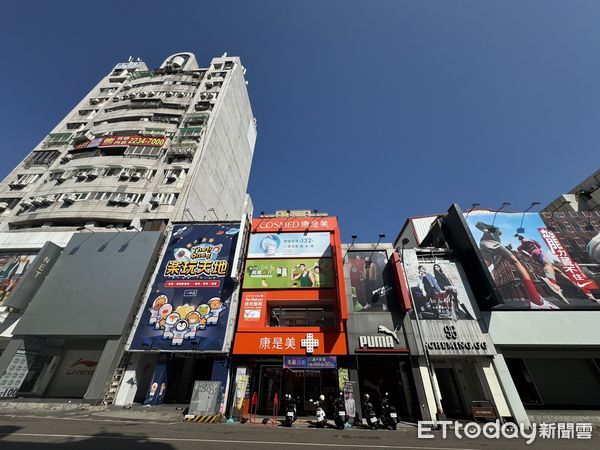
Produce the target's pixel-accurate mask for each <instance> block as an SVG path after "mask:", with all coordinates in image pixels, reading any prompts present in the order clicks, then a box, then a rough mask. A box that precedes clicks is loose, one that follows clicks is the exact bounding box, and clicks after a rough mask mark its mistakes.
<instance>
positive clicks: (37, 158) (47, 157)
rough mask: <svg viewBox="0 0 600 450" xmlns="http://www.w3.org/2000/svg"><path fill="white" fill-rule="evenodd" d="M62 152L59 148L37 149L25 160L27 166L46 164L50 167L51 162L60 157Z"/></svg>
mask: <svg viewBox="0 0 600 450" xmlns="http://www.w3.org/2000/svg"><path fill="white" fill-rule="evenodd" d="M58 155H60V152H59V151H58V150H46V151H35V152H33V153H31V155H30V156H29V158H27V160H26V161H25V167H32V166H46V167H48V166H49V165H50V164H52V163H53V162H54V160H56V158H58Z"/></svg>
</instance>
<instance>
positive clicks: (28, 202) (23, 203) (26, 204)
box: [21, 200, 33, 208]
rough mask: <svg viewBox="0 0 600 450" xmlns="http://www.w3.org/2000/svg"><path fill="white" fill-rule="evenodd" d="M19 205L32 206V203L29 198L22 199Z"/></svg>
mask: <svg viewBox="0 0 600 450" xmlns="http://www.w3.org/2000/svg"><path fill="white" fill-rule="evenodd" d="M21 206H22V207H23V208H31V206H33V203H32V202H31V200H22V201H21Z"/></svg>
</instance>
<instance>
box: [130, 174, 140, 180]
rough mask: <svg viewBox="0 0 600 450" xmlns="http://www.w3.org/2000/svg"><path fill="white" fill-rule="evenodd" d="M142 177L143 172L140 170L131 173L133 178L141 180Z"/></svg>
mask: <svg viewBox="0 0 600 450" xmlns="http://www.w3.org/2000/svg"><path fill="white" fill-rule="evenodd" d="M140 178H142V174H141V173H140V172H133V173H132V174H131V179H132V180H139V179H140Z"/></svg>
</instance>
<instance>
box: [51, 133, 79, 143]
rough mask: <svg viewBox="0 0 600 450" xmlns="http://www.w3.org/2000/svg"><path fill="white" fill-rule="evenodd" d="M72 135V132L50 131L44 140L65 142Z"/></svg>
mask: <svg viewBox="0 0 600 450" xmlns="http://www.w3.org/2000/svg"><path fill="white" fill-rule="evenodd" d="M71 136H73V133H50V134H49V135H48V137H47V138H46V142H54V143H67V142H69V140H70V139H71Z"/></svg>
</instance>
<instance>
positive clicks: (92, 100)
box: [90, 98, 100, 105]
mask: <svg viewBox="0 0 600 450" xmlns="http://www.w3.org/2000/svg"><path fill="white" fill-rule="evenodd" d="M98 103H100V100H98V99H97V98H91V99H90V104H92V105H97V104H98Z"/></svg>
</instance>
